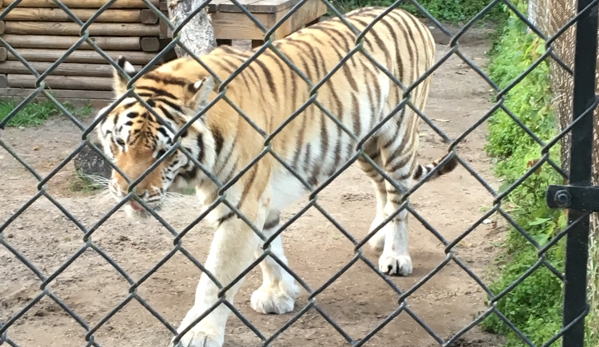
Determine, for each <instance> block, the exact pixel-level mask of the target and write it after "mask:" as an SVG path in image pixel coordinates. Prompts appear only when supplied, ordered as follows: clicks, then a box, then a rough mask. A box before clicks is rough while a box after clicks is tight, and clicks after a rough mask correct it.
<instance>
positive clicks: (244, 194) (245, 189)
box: [237, 163, 259, 209]
mask: <svg viewBox="0 0 599 347" xmlns="http://www.w3.org/2000/svg"><path fill="white" fill-rule="evenodd" d="M258 165H259V164H258V163H255V164H254V167H253V170H252V172H250V178H249V182H247V183H246V184H245V187H243V192H242V193H241V199H240V200H239V204H238V205H237V208H238V209H241V206H243V203H244V202H245V201H246V200H245V199H246V198H247V195H248V193H249V191H250V189H251V188H252V185H253V184H254V181H255V180H256V173H257V172H258Z"/></svg>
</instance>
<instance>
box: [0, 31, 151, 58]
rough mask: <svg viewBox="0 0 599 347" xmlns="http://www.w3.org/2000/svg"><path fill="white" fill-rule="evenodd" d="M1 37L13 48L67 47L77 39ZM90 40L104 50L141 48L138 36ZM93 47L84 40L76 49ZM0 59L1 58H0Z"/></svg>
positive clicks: (135, 49) (66, 37)
mask: <svg viewBox="0 0 599 347" xmlns="http://www.w3.org/2000/svg"><path fill="white" fill-rule="evenodd" d="M2 38H3V39H4V40H5V41H6V42H8V44H9V45H11V46H12V47H14V48H40V49H57V48H63V49H69V48H71V46H73V45H74V44H75V42H77V41H79V39H80V38H81V37H79V36H60V37H56V36H45V35H8V34H7V35H4V36H2ZM91 40H92V41H93V42H95V43H96V45H98V46H99V47H100V48H102V49H104V50H118V51H139V50H140V49H141V45H140V40H141V38H140V37H106V36H96V37H91ZM90 49H93V48H92V47H91V46H90V45H88V44H87V42H84V43H83V44H82V45H81V46H79V47H78V48H77V50H90ZM0 61H1V60H0Z"/></svg>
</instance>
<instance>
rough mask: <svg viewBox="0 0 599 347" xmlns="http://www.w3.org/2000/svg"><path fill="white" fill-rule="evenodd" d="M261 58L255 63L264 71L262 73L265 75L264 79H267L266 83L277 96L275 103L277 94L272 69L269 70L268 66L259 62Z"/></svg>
mask: <svg viewBox="0 0 599 347" xmlns="http://www.w3.org/2000/svg"><path fill="white" fill-rule="evenodd" d="M259 59H260V58H258V59H256V60H254V62H255V63H256V64H258V65H259V66H260V68H261V69H262V72H263V73H264V77H265V78H266V83H267V84H268V88H269V89H270V92H271V94H272V95H273V96H275V101H276V93H275V83H274V81H273V79H272V74H271V73H270V69H269V68H268V66H266V64H264V62H262V61H260V60H259Z"/></svg>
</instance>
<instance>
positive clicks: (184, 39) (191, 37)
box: [168, 0, 216, 57]
mask: <svg viewBox="0 0 599 347" xmlns="http://www.w3.org/2000/svg"><path fill="white" fill-rule="evenodd" d="M204 1H206V0H168V14H169V18H170V20H171V23H173V25H174V26H175V27H177V26H178V25H179V24H180V23H182V22H183V21H184V20H185V19H186V18H187V17H188V16H189V15H190V14H191V13H192V12H193V11H194V10H195V9H197V8H198V7H200V5H201V4H202V3H203V2H204ZM179 35H180V36H181V40H180V41H179V42H180V43H182V44H183V45H185V47H187V49H188V50H189V51H191V52H192V53H193V54H195V55H196V56H198V57H199V56H202V55H204V54H207V53H209V52H210V51H211V50H212V49H214V47H216V39H215V38H214V28H213V27H212V23H211V19H210V16H209V15H208V14H207V13H206V11H205V10H204V9H202V10H201V11H200V12H199V13H198V14H196V15H195V16H194V18H193V19H192V20H190V21H189V22H187V24H185V26H184V27H183V29H182V30H181V31H180V32H179ZM175 52H176V53H177V56H179V57H184V56H187V55H188V54H187V52H186V51H185V50H184V49H182V48H181V47H179V46H178V45H177V46H175Z"/></svg>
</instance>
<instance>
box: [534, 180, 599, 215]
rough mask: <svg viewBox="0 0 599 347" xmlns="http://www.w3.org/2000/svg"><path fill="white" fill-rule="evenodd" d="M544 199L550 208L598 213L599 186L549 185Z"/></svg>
mask: <svg viewBox="0 0 599 347" xmlns="http://www.w3.org/2000/svg"><path fill="white" fill-rule="evenodd" d="M545 199H546V201H547V206H549V207H550V208H560V209H566V208H570V209H574V210H580V211H585V212H586V211H591V212H599V186H593V187H576V186H559V185H550V186H549V188H547V193H546V195H545Z"/></svg>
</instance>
